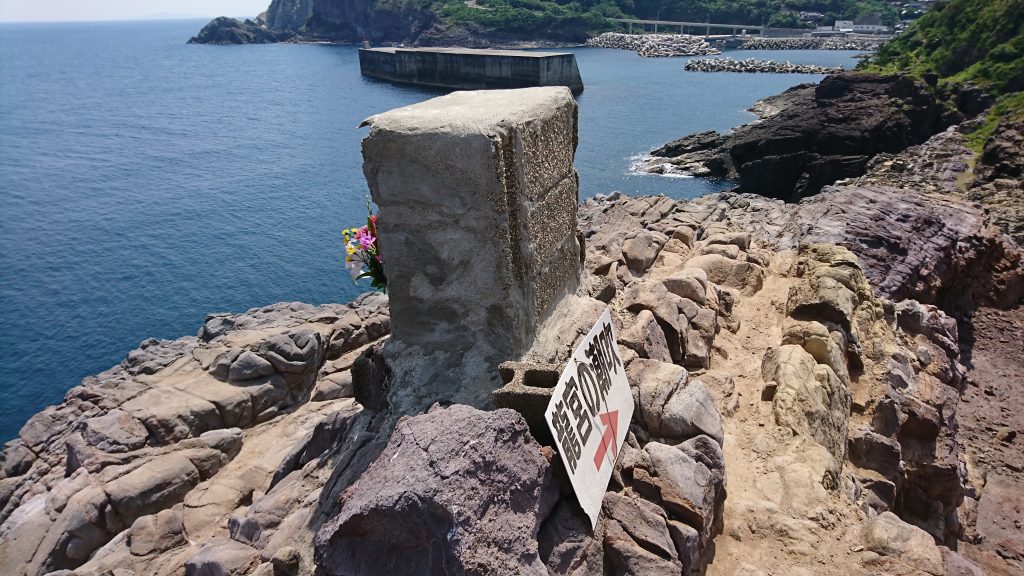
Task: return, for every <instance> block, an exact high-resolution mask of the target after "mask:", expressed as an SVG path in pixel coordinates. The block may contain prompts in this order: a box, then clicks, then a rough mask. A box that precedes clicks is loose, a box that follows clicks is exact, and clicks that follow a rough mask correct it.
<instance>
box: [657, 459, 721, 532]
mask: <svg viewBox="0 0 1024 576" xmlns="http://www.w3.org/2000/svg"><path fill="white" fill-rule="evenodd" d="M644 451H645V452H647V453H648V454H649V455H650V457H651V477H649V478H647V479H645V480H646V483H647V484H648V485H649V486H653V487H654V488H656V491H657V494H656V497H658V498H660V500H661V504H662V507H663V508H664V509H665V511H666V512H668V514H669V518H671V519H673V520H677V521H680V522H682V523H684V524H686V525H688V526H691V527H693V528H694V529H696V530H697V531H698V532H700V534H701V537H702V541H705V542H706V541H708V539H709V538H710V537H711V535H712V534H713V533H714V532H715V531H717V530H718V529H719V527H718V526H717V523H718V521H719V520H720V509H721V505H722V502H723V501H724V499H725V486H724V475H722V474H721V473H720V472H719V473H716V472H712V471H711V470H708V468H707V466H705V465H704V464H702V463H701V462H698V461H697V460H694V459H693V458H691V457H690V456H689V455H688V454H686V453H685V452H683V451H682V450H680V449H678V448H674V447H672V446H666V445H665V444H660V443H658V442H649V443H648V444H647V445H646V446H644Z"/></svg>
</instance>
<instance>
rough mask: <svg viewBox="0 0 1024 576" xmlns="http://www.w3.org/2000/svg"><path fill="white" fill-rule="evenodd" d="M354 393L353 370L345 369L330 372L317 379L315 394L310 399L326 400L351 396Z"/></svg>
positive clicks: (315, 400) (316, 400)
mask: <svg viewBox="0 0 1024 576" xmlns="http://www.w3.org/2000/svg"><path fill="white" fill-rule="evenodd" d="M353 394H354V391H353V387H352V371H351V370H343V371H341V372H335V373H333V374H328V375H327V376H324V377H323V378H321V379H320V380H318V381H317V383H316V387H314V388H313V395H312V396H311V397H310V400H311V401H313V402H326V401H327V400H337V399H339V398H351V397H352V395H353Z"/></svg>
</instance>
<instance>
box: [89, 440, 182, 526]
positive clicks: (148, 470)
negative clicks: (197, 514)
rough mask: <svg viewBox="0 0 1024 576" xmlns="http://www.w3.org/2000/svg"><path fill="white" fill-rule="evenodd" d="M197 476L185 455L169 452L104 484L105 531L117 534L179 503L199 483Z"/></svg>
mask: <svg viewBox="0 0 1024 576" xmlns="http://www.w3.org/2000/svg"><path fill="white" fill-rule="evenodd" d="M199 480H200V473H199V470H197V469H196V466H195V465H194V464H193V463H192V462H191V461H190V460H189V459H188V458H186V457H185V456H183V455H181V454H176V453H171V454H167V455H165V456H160V457H158V458H154V459H153V460H150V461H149V462H146V463H145V464H143V465H142V466H140V467H138V468H136V469H135V470H132V471H131V472H129V473H128V474H125V475H124V476H121V477H120V478H117V479H116V480H112V481H111V482H108V483H107V484H106V485H105V486H104V490H105V491H106V493H107V495H109V497H110V507H111V511H112V512H114V513H115V514H116V517H112V518H108V521H107V523H108V528H109V529H111V530H112V531H115V532H116V531H120V529H118V528H116V526H114V524H117V525H119V526H121V527H122V528H121V529H123V528H125V527H128V526H131V524H132V523H133V522H135V520H136V519H137V518H139V517H141V516H146V515H148V514H156V513H157V512H159V511H161V510H163V509H165V508H170V507H171V506H173V505H174V504H177V503H178V502H181V501H182V500H183V499H184V498H185V494H187V493H188V492H189V491H190V490H192V488H194V487H195V486H196V484H199Z"/></svg>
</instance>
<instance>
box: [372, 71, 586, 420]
mask: <svg viewBox="0 0 1024 576" xmlns="http://www.w3.org/2000/svg"><path fill="white" fill-rule="evenodd" d="M366 123H367V124H369V125H370V126H371V130H370V134H369V135H368V136H367V137H366V139H365V140H364V141H363V159H364V164H363V172H364V174H365V175H366V180H367V182H368V183H369V186H370V192H371V194H372V196H373V200H374V202H375V203H376V204H377V206H378V207H379V209H380V224H379V227H378V232H379V234H380V242H381V251H382V253H383V257H384V262H385V269H386V271H387V274H388V292H389V295H390V300H391V325H392V341H391V343H390V344H389V345H388V352H386V354H387V355H388V357H389V362H391V363H392V364H393V366H394V367H395V369H396V370H401V369H402V366H403V364H408V363H410V362H412V360H410V358H414V357H415V358H421V359H422V358H427V357H429V358H430V360H429V361H427V362H417V365H416V366H411V365H410V366H407V368H408V370H409V371H410V372H415V373H416V376H415V377H414V378H412V377H410V381H409V382H406V383H403V382H401V380H402V379H401V378H400V377H399V378H397V380H398V382H397V385H398V386H400V387H402V386H407V387H414V388H416V391H415V393H416V394H420V395H421V399H422V400H423V401H424V402H432V401H435V400H449V401H453V402H460V403H468V404H472V405H476V406H487V405H489V402H490V400H489V394H490V392H491V391H492V390H494V389H495V388H497V387H498V386H499V385H500V383H499V381H498V377H497V365H498V364H499V363H500V362H502V361H505V360H509V359H515V358H518V357H519V356H520V355H521V354H522V353H523V352H525V351H526V350H527V349H528V348H529V346H530V344H531V343H532V341H533V339H534V336H535V335H536V330H537V328H538V326H539V325H540V323H541V322H542V321H543V320H544V319H545V317H546V315H548V314H549V313H550V310H551V309H552V307H553V305H554V304H555V303H557V301H558V300H559V299H560V298H561V297H562V296H563V295H566V294H568V293H571V292H574V291H575V290H576V288H577V287H578V284H579V276H580V270H581V263H580V246H579V243H578V241H577V239H576V207H577V203H578V189H579V179H578V176H577V175H576V171H575V169H574V168H573V157H574V155H575V150H576V143H577V132H576V125H577V109H576V103H575V101H574V100H573V98H572V95H571V93H570V92H569V90H568V89H566V88H562V87H549V88H526V89H521V90H494V91H480V92H455V93H453V94H450V95H448V96H442V97H440V98H434V99H432V100H428V101H426V102H422V103H420V104H414V105H412V106H407V107H405V108H399V109H396V110H391V111H389V112H385V113H383V114H379V115H377V116H373V117H371V118H369V119H368V120H367V121H366ZM393 386H395V384H393ZM402 394H403V396H408V395H409V394H408V391H403V392H402ZM392 396H393V397H394V396H395V391H393V392H392Z"/></svg>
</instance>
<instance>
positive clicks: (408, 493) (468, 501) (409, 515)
mask: <svg viewBox="0 0 1024 576" xmlns="http://www.w3.org/2000/svg"><path fill="white" fill-rule="evenodd" d="M399 454H401V458H398V456H399ZM556 498H557V489H556V488H555V486H554V484H553V483H552V482H551V467H550V464H549V463H548V460H547V459H546V458H545V457H544V455H543V454H542V452H541V448H540V445H538V444H537V443H536V442H535V441H534V440H533V439H532V438H531V437H530V435H529V432H528V429H527V426H526V422H525V421H524V420H523V418H522V416H520V415H519V414H517V413H516V412H514V411H512V410H508V409H499V410H495V411H493V412H482V411H480V410H477V409H474V408H471V407H468V406H462V405H454V406H451V407H449V408H441V407H439V406H435V407H434V408H432V409H431V410H430V411H429V412H427V413H426V414H421V415H419V416H414V417H404V418H402V419H401V420H399V422H398V424H397V426H396V427H395V431H394V433H393V434H392V436H391V438H390V440H389V441H388V445H387V447H386V448H385V449H384V451H383V452H382V453H381V454H380V456H379V457H378V458H377V460H375V461H374V462H373V464H371V465H370V467H369V468H368V469H367V470H366V472H364V473H363V475H362V476H361V477H360V478H359V479H358V480H357V481H356V483H355V484H353V485H352V486H350V487H349V488H348V489H347V490H346V491H345V492H344V494H343V495H342V501H341V510H340V512H339V513H338V515H337V516H335V517H334V518H332V519H331V520H330V521H329V522H328V523H327V524H326V525H325V526H324V527H323V528H322V529H321V530H320V532H319V533H318V534H317V538H316V548H315V549H316V559H317V564H318V565H319V566H320V570H321V571H322V573H324V574H332V575H340V574H345V575H349V576H355V575H359V574H381V573H387V574H393V575H401V574H435V573H461V574H493V573H497V572H514V573H517V574H547V570H546V569H545V567H544V564H543V562H541V559H540V557H539V555H538V551H537V532H538V530H539V528H540V524H541V521H542V520H543V519H544V518H545V517H547V515H548V513H549V512H550V511H551V508H552V507H553V506H554V504H555V500H556Z"/></svg>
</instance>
